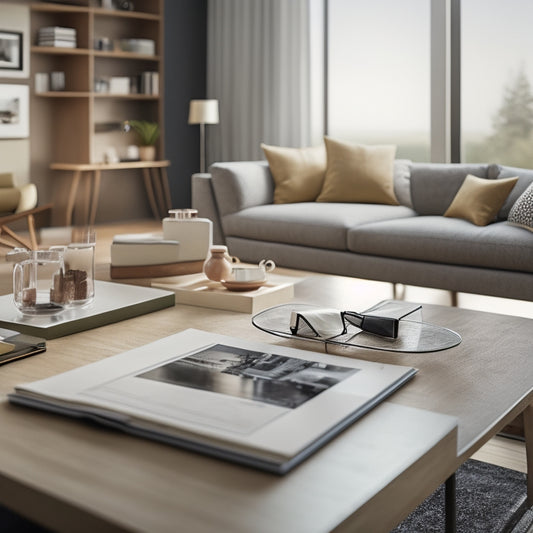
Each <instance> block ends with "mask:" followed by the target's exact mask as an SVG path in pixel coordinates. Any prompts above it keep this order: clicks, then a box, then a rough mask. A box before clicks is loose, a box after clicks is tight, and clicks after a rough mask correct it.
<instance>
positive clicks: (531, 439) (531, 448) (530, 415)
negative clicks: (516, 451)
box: [523, 404, 533, 505]
mask: <svg viewBox="0 0 533 533" xmlns="http://www.w3.org/2000/svg"><path fill="white" fill-rule="evenodd" d="M523 416H524V436H525V438H526V460H527V500H528V503H529V505H533V404H532V405H529V406H528V407H526V408H525V409H524V414H523Z"/></svg>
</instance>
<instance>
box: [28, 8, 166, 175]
mask: <svg viewBox="0 0 533 533" xmlns="http://www.w3.org/2000/svg"><path fill="white" fill-rule="evenodd" d="M163 4H164V2H163V0H136V1H135V11H121V10H118V9H104V8H102V7H100V0H85V5H81V6H78V5H76V6H74V5H68V4H56V3H46V2H35V3H33V4H31V38H32V43H33V44H32V46H31V54H32V61H31V64H32V74H31V79H32V83H34V80H35V74H36V73H41V72H45V73H50V72H54V71H60V72H64V73H65V88H64V90H61V91H47V92H42V93H38V94H36V93H35V91H33V97H32V106H33V109H32V112H35V113H36V115H37V116H39V118H41V117H42V120H38V121H36V124H35V125H34V127H35V129H38V131H32V137H33V136H35V137H36V138H40V139H41V140H42V143H46V144H47V146H48V148H49V149H48V150H47V152H48V153H49V154H50V161H49V163H75V164H95V163H101V162H103V161H104V153H105V150H106V148H107V147H109V146H113V147H115V148H116V150H117V152H118V153H119V155H121V154H122V153H123V152H124V151H125V149H126V147H127V146H128V145H130V144H136V139H135V137H134V136H133V134H125V133H123V132H122V131H120V129H117V131H106V132H100V131H96V128H95V125H96V124H98V123H101V122H108V123H109V122H114V123H117V124H120V123H122V122H123V121H125V120H128V119H140V120H150V121H157V122H158V123H159V125H160V127H161V136H160V139H159V141H158V145H157V147H156V149H157V154H158V158H160V159H162V158H163V155H164V137H163V132H164V121H163V98H164V95H163V87H164V80H163V75H164V71H163ZM45 26H62V27H69V28H75V29H76V34H77V47H76V48H59V47H58V48H56V47H49V46H46V47H44V46H38V45H37V37H38V32H39V29H40V28H42V27H45ZM102 38H106V39H108V41H109V42H111V43H117V42H119V41H120V40H121V39H151V40H153V41H155V54H154V55H149V54H138V53H134V52H129V51H122V50H121V49H120V48H119V47H118V46H117V45H115V47H114V49H113V50H112V51H104V50H97V49H95V43H96V40H97V39H102ZM142 72H156V73H157V75H158V77H159V83H158V85H159V90H158V93H157V94H140V93H129V94H112V93H111V92H99V91H97V90H96V83H97V81H98V80H106V79H109V78H111V77H113V76H118V77H128V78H133V77H135V76H139V75H141V74H142ZM32 88H33V89H34V87H33V86H32Z"/></svg>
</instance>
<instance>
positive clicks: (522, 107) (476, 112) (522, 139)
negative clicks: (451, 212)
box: [461, 0, 533, 168]
mask: <svg viewBox="0 0 533 533" xmlns="http://www.w3.org/2000/svg"><path fill="white" fill-rule="evenodd" d="M532 21H533V2H528V1H524V0H505V1H503V0H462V1H461V154H462V160H463V161H467V162H479V161H488V162H491V163H502V164H507V165H514V166H519V167H525V168H533V87H532V85H531V84H533V56H532V54H531V50H532V49H533V32H532V31H531V23H532Z"/></svg>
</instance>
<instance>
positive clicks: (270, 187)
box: [209, 161, 274, 218]
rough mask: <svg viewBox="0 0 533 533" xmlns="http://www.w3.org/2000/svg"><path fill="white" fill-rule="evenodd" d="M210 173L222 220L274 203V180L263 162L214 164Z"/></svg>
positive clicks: (266, 164)
mask: <svg viewBox="0 0 533 533" xmlns="http://www.w3.org/2000/svg"><path fill="white" fill-rule="evenodd" d="M209 171H210V173H211V176H212V183H213V191H214V194H215V199H216V205H217V207H218V212H219V214H220V217H221V218H223V217H224V216H225V215H229V214H231V213H236V212H238V211H241V210H242V209H245V208H247V207H253V206H256V205H264V204H271V203H272V202H273V200H274V181H273V179H272V174H271V173H270V168H269V167H268V163H267V162H266V161H236V162H231V163H215V164H213V165H211V167H210V168H209Z"/></svg>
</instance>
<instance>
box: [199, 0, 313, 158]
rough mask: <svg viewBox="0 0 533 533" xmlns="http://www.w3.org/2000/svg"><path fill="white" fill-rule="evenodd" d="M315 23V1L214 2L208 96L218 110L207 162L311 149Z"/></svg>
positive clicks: (210, 11)
mask: <svg viewBox="0 0 533 533" xmlns="http://www.w3.org/2000/svg"><path fill="white" fill-rule="evenodd" d="M310 16H311V15H310V5H309V0H209V4H208V29H207V31H208V37H207V94H208V98H216V99H218V101H219V106H220V124H219V125H218V126H213V127H211V128H210V131H209V132H208V133H209V134H210V137H209V146H208V161H209V162H214V161H236V160H256V159H261V158H262V157H263V154H262V150H261V147H260V143H261V142H265V143H267V144H274V145H280V146H294V147H299V146H308V145H309V144H310V137H311V132H310V129H311V127H310V121H311V118H310V117H311V109H310V105H311V79H310V76H311V70H312V69H311V67H310V61H311V53H310V49H311V48H310V47H311V36H310Z"/></svg>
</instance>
